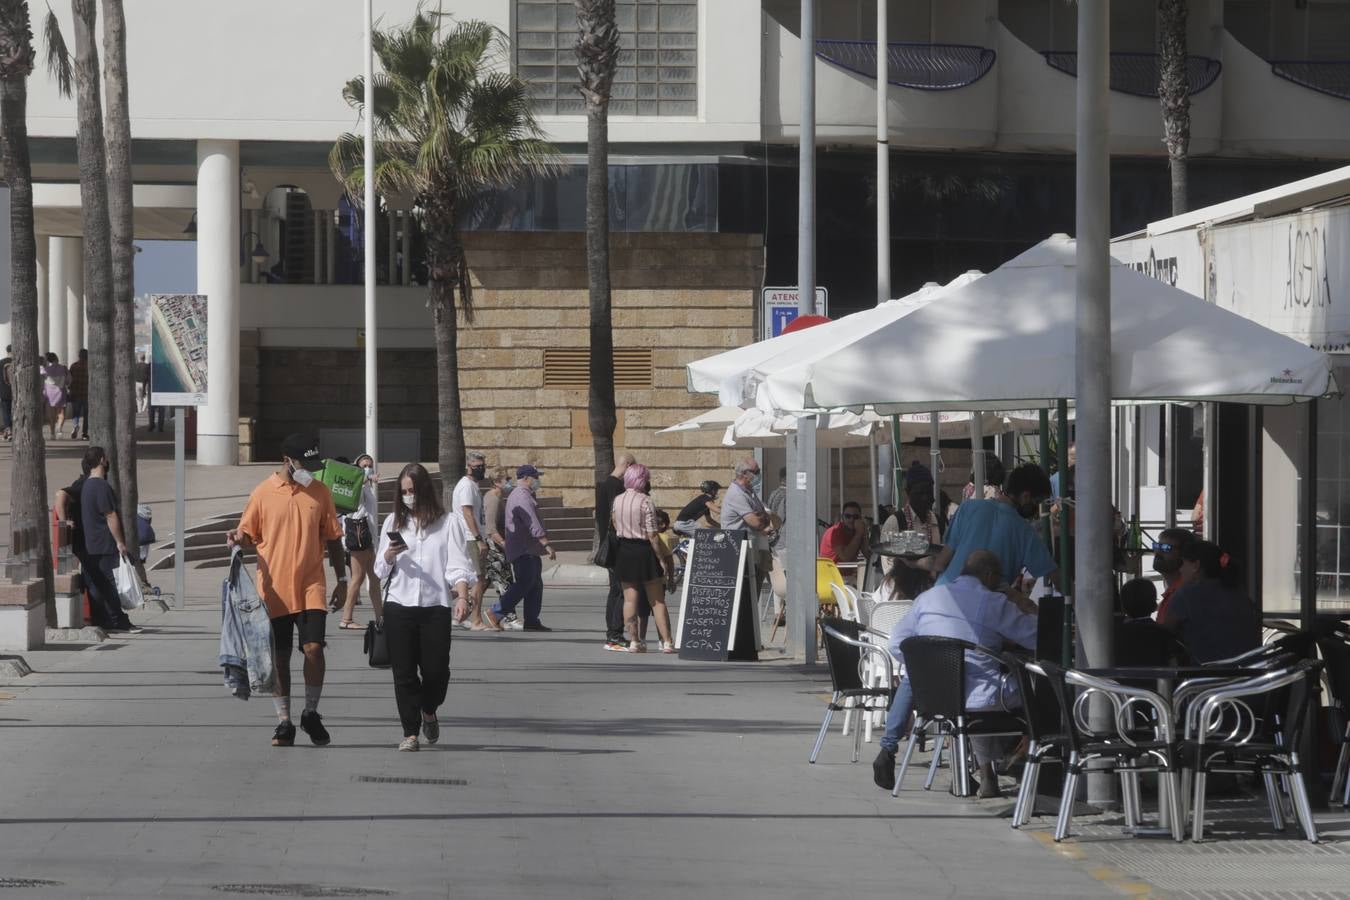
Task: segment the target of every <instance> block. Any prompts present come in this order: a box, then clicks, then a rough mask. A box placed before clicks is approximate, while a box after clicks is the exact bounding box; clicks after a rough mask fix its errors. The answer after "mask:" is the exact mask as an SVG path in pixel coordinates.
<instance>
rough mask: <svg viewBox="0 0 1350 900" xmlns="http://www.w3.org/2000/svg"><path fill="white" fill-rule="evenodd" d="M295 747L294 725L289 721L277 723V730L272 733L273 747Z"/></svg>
mask: <svg viewBox="0 0 1350 900" xmlns="http://www.w3.org/2000/svg"><path fill="white" fill-rule="evenodd" d="M294 745H295V725H294V724H293V723H292V722H290V721H289V720H287V721H285V722H278V723H277V730H276V731H274V732H272V746H273V747H291V746H294Z"/></svg>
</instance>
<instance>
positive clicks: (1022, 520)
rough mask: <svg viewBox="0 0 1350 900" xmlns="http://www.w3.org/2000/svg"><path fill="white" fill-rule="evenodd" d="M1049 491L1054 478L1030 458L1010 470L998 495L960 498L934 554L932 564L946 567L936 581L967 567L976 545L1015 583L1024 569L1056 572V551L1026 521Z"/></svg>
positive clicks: (1038, 573)
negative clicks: (1046, 474)
mask: <svg viewBox="0 0 1350 900" xmlns="http://www.w3.org/2000/svg"><path fill="white" fill-rule="evenodd" d="M1048 496H1050V479H1048V478H1046V477H1045V472H1043V471H1042V470H1041V467H1040V466H1038V465H1036V464H1034V463H1027V464H1025V465H1021V466H1018V467H1017V468H1015V469H1013V470H1012V473H1011V474H1009V475H1008V480H1007V482H1006V483H1005V485H1004V488H1003V496H1001V497H1000V498H999V499H997V500H967V501H966V502H965V503H962V504H961V505H960V506H959V507H957V509H956V515H955V516H953V517H952V521H951V524H949V525H948V526H947V533H946V535H944V537H943V541H944V543H945V545H946V546H944V547H943V548H942V550H941V551H940V552H939V553H938V555H937V557H936V558H935V560H934V568H936V569H937V570H938V571H939V572H941V573H942V574H941V575H939V576H938V579H937V583H938V584H940V585H942V584H951V583H952V582H953V581H955V580H956V578H957V576H958V575H959V574H961V573H962V572H963V571H964V568H965V561H966V557H968V556H969V555H970V554H971V553H973V552H975V551H976V550H988V551H990V552H992V553H993V554H994V555H995V556H997V557H998V558H999V560H1000V561H1001V562H1002V563H1003V583H1004V584H1008V585H1011V584H1015V583H1016V582H1017V579H1018V578H1019V577H1021V575H1022V571H1023V570H1026V571H1028V572H1030V573H1031V575H1032V577H1033V578H1044V577H1047V576H1053V575H1054V573H1055V569H1056V566H1055V560H1054V557H1052V556H1051V555H1050V551H1049V550H1048V549H1047V548H1046V546H1045V542H1044V541H1042V540H1041V536H1040V535H1039V534H1037V533H1036V529H1035V528H1033V527H1032V526H1031V523H1030V522H1028V521H1027V520H1028V519H1034V518H1035V517H1036V514H1037V511H1038V510H1039V508H1040V505H1041V503H1042V502H1043V501H1044V500H1045V499H1046V497H1048Z"/></svg>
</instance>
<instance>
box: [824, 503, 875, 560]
mask: <svg viewBox="0 0 1350 900" xmlns="http://www.w3.org/2000/svg"><path fill="white" fill-rule="evenodd" d="M839 513H840V515H839V521H838V522H835V523H834V524H833V525H831V526H830V527H829V528H827V529H825V533H824V534H823V535H821V538H820V555H821V556H825V557H828V558H830V559H832V560H834V561H835V562H836V563H851V562H854V561H855V560H857V559H858V557H859V556H860V555H861V554H862V545H863V538H865V537H867V521H866V520H865V519H863V514H862V507H861V506H859V505H858V504H857V503H856V502H854V501H852V500H850V501H848V502H847V503H845V504H844V508H843V509H841V510H840V511H839Z"/></svg>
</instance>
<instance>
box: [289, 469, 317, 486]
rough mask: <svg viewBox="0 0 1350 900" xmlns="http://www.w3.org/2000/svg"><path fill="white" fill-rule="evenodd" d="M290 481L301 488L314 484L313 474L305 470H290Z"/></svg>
mask: <svg viewBox="0 0 1350 900" xmlns="http://www.w3.org/2000/svg"><path fill="white" fill-rule="evenodd" d="M291 480H292V481H294V482H295V483H296V484H298V485H300V486H301V487H302V488H305V487H309V486H310V485H311V484H313V483H314V473H313V472H311V471H310V470H309V469H305V468H300V469H292V470H291Z"/></svg>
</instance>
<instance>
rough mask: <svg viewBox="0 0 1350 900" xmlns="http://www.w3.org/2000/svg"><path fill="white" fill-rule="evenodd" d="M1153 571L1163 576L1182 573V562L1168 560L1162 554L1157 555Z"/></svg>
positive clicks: (1154, 558)
mask: <svg viewBox="0 0 1350 900" xmlns="http://www.w3.org/2000/svg"><path fill="white" fill-rule="evenodd" d="M1153 571H1155V572H1158V573H1160V574H1162V575H1173V574H1175V573H1177V572H1179V571H1181V560H1180V559H1168V558H1167V557H1166V556H1164V555H1163V554H1161V553H1158V554H1155V555H1154V557H1153Z"/></svg>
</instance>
